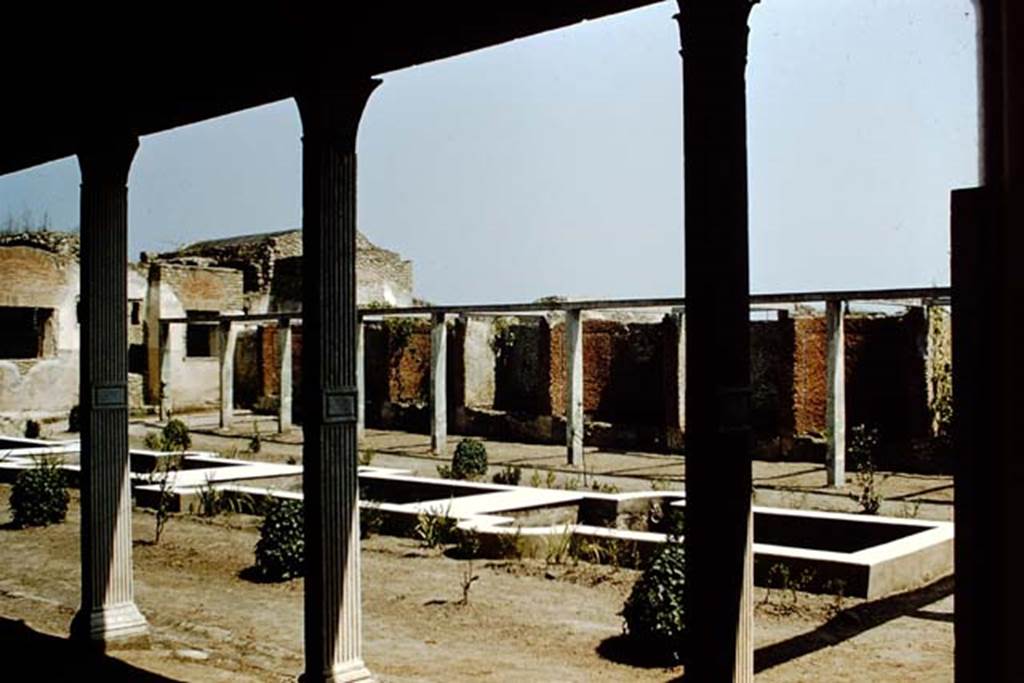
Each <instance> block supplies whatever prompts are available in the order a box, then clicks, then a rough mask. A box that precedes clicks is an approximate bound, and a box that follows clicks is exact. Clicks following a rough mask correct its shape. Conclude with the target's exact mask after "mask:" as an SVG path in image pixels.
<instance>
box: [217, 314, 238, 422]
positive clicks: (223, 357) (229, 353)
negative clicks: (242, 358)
mask: <svg viewBox="0 0 1024 683" xmlns="http://www.w3.org/2000/svg"><path fill="white" fill-rule="evenodd" d="M218 334H219V336H220V340H219V341H220V349H219V351H220V427H221V429H230V428H231V423H232V422H233V421H234V419H235V342H236V341H237V340H238V326H237V325H235V324H233V323H232V322H231V321H230V320H227V321H222V322H221V324H220V327H219V329H218Z"/></svg>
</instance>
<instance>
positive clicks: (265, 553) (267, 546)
mask: <svg viewBox="0 0 1024 683" xmlns="http://www.w3.org/2000/svg"><path fill="white" fill-rule="evenodd" d="M302 529H303V511H302V503H301V502H299V501H297V500H282V499H279V498H274V499H272V501H271V503H270V504H269V507H268V509H267V512H266V516H265V517H264V518H263V524H262V525H261V526H260V540H259V541H258V542H257V543H256V572H257V573H258V574H259V575H260V577H261V578H263V579H264V580H267V581H284V580H287V579H291V578H295V577H297V576H302V574H303V568H304V564H305V555H306V540H305V537H304V536H303V532H302Z"/></svg>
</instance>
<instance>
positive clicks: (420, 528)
mask: <svg viewBox="0 0 1024 683" xmlns="http://www.w3.org/2000/svg"><path fill="white" fill-rule="evenodd" d="M451 509H452V504H451V501H449V502H448V507H447V508H446V509H445V510H443V511H442V510H440V509H432V510H423V511H422V512H420V513H419V515H417V516H416V536H417V537H419V539H420V543H421V544H422V545H423V546H424V547H426V548H437V547H439V546H442V545H446V544H448V543H453V542H454V541H455V524H456V520H455V519H454V518H453V517H450V516H449V515H448V513H449V512H450V511H451Z"/></svg>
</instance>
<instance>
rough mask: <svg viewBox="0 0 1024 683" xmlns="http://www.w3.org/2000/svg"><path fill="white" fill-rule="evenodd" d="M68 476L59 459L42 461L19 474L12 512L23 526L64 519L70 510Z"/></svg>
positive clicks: (12, 499) (14, 488) (14, 490)
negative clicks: (66, 476)
mask: <svg viewBox="0 0 1024 683" xmlns="http://www.w3.org/2000/svg"><path fill="white" fill-rule="evenodd" d="M69 500H70V496H69V495H68V486H67V479H66V478H65V476H64V471H63V470H62V469H61V468H60V465H58V464H57V463H56V462H53V461H48V460H45V459H43V460H39V461H37V462H36V465H35V467H33V468H32V469H28V470H24V471H23V472H21V473H19V474H18V476H17V478H16V479H15V480H14V487H13V488H12V490H11V502H10V504H11V512H12V514H13V515H14V524H15V525H16V526H19V527H22V528H24V527H29V526H47V525H49V524H59V523H61V522H63V521H64V517H65V516H67V512H68V501H69Z"/></svg>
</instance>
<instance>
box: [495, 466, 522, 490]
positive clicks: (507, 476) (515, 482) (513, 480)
mask: <svg viewBox="0 0 1024 683" xmlns="http://www.w3.org/2000/svg"><path fill="white" fill-rule="evenodd" d="M522 478H523V468H522V467H520V466H519V465H505V468H504V469H502V471H501V472H495V473H494V477H492V481H493V482H494V483H495V484H506V485H508V486H519V482H520V481H521V480H522Z"/></svg>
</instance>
